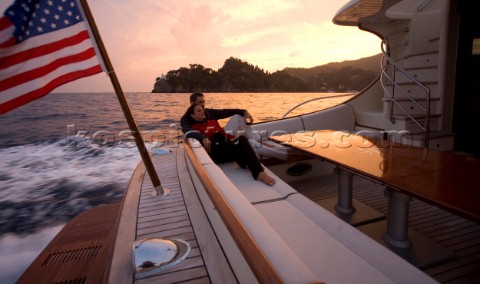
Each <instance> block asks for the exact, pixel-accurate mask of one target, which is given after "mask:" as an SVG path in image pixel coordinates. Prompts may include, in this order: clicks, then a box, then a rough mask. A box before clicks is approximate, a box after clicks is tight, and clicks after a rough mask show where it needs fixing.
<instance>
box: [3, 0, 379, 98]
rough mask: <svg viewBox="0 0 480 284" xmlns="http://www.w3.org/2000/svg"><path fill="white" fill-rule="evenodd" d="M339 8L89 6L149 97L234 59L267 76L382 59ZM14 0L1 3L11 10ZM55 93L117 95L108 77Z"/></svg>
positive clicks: (177, 1) (117, 59) (125, 84)
mask: <svg viewBox="0 0 480 284" xmlns="http://www.w3.org/2000/svg"><path fill="white" fill-rule="evenodd" d="M348 2H349V1H339V0H320V1H314V0H298V1H292V0H261V1H260V0H244V1H231V0H227V1H223V0H222V1H220V0H218V1H211V0H195V1H191V0H162V1H158V0H115V1H111V0H90V1H88V3H89V5H90V9H91V10H92V13H93V16H94V18H95V21H96V23H97V26H98V28H99V30H100V34H101V37H102V39H103V42H104V43H105V46H106V48H107V51H108V54H109V57H110V59H111V61H112V64H113V66H114V69H115V72H116V73H117V76H118V78H119V80H120V83H121V85H122V88H123V90H124V91H126V92H149V91H151V90H152V88H153V84H154V83H155V78H156V77H158V76H160V75H162V74H166V73H167V72H168V71H170V70H176V69H178V68H180V67H189V64H201V65H203V66H204V67H207V68H212V69H213V70H218V69H219V68H221V67H222V66H223V63H224V62H225V60H226V59H227V58H229V57H231V56H232V57H235V58H239V59H241V60H243V61H247V62H249V63H251V64H253V65H256V66H258V67H260V68H263V69H264V70H266V71H269V72H275V71H277V70H282V69H284V68H285V67H307V68H309V67H314V66H318V65H322V64H326V63H329V62H338V61H344V60H351V59H358V58H362V57H367V56H371V55H374V54H378V53H380V48H379V46H380V40H379V39H378V38H377V37H376V36H374V35H372V34H370V33H367V32H363V31H360V30H359V29H358V28H356V27H343V26H336V25H334V24H333V23H332V19H333V17H334V15H335V14H336V13H337V11H338V10H339V9H340V8H341V7H342V6H343V5H345V4H346V3H348ZM11 3H13V0H2V1H1V3H0V9H1V11H2V13H3V11H5V9H6V8H7V7H8V6H9V5H10V4H11ZM55 91H56V92H102V91H105V92H111V91H113V88H112V86H111V84H110V80H109V79H108V76H107V75H105V74H99V75H95V76H92V77H89V78H82V79H80V80H77V81H75V82H72V83H69V84H67V85H64V86H62V87H60V88H58V89H57V90H55Z"/></svg>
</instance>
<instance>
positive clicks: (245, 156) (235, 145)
mask: <svg viewBox="0 0 480 284" xmlns="http://www.w3.org/2000/svg"><path fill="white" fill-rule="evenodd" d="M210 157H211V158H212V160H213V161H214V162H215V163H217V164H220V163H225V162H231V161H235V162H237V164H238V165H239V166H240V167H241V168H242V169H245V168H247V167H248V168H249V169H250V172H252V176H253V178H254V179H257V177H258V174H259V173H260V172H263V167H262V164H260V161H259V160H258V158H257V155H255V152H254V150H253V149H252V146H251V145H250V143H249V142H248V139H247V138H246V137H245V136H240V137H238V138H237V139H236V140H235V141H233V142H232V141H230V140H228V139H227V137H225V135H223V134H222V133H219V132H217V133H215V134H214V135H213V138H212V146H211V149H210Z"/></svg>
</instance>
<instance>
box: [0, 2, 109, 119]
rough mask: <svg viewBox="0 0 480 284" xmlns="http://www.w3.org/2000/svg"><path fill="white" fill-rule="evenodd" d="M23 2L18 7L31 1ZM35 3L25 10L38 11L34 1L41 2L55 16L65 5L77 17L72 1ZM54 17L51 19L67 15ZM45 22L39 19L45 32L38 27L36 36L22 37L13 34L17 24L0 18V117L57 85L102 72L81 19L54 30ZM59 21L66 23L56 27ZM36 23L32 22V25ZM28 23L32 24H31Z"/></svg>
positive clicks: (52, 22) (37, 15)
mask: <svg viewBox="0 0 480 284" xmlns="http://www.w3.org/2000/svg"><path fill="white" fill-rule="evenodd" d="M17 2H19V1H17ZM20 2H22V1H20ZM23 2H24V3H22V4H23V6H22V7H24V5H27V4H28V3H31V2H35V1H28V0H27V1H23ZM36 2H37V3H36V5H37V6H36V7H29V8H28V9H35V8H38V7H39V5H40V4H39V3H38V2H44V3H41V4H42V5H44V6H45V5H50V4H51V3H53V5H52V10H51V12H50V11H49V14H50V13H56V12H57V11H56V10H57V9H59V8H60V7H61V5H65V7H66V8H69V9H76V12H75V13H76V15H77V19H78V17H81V15H80V13H79V12H78V7H76V1H75V0H69V1H65V0H56V1H53V0H39V1H36ZM65 3H67V4H69V6H67V5H66V4H65ZM28 5H30V4H28ZM28 9H25V10H27V11H29V10H28ZM42 9H43V11H38V12H37V13H36V14H35V15H34V16H36V17H38V18H40V17H41V15H39V14H40V13H41V12H45V11H44V10H45V9H44V8H42ZM7 11H8V10H7ZM62 12H63V11H62ZM69 12H70V11H69ZM57 14H60V13H57ZM57 14H56V15H55V16H56V17H55V19H56V18H59V17H68V16H70V15H71V14H68V15H65V16H63V15H62V14H60V16H58V15H57ZM46 19H47V20H45V18H42V19H41V20H42V21H45V22H46V23H47V24H48V25H49V26H48V29H50V30H48V32H45V29H42V27H38V28H36V29H35V30H34V32H37V33H38V34H34V35H32V34H31V33H28V34H27V36H25V37H24V38H22V37H21V36H20V37H19V36H18V34H15V31H16V30H17V31H18V26H19V24H18V23H15V21H14V23H12V22H11V21H10V19H9V18H7V17H6V16H4V17H2V18H1V19H0V114H2V113H6V112H8V111H10V110H12V109H14V108H16V107H19V106H21V105H23V104H26V103H28V102H31V101H33V100H35V99H38V98H40V97H43V96H45V95H47V94H49V93H50V92H51V91H52V90H54V89H55V88H57V87H58V86H60V85H63V84H65V83H68V82H71V81H73V80H76V79H79V78H81V77H86V76H90V75H94V74H97V73H99V72H102V68H101V64H100V60H99V59H98V57H97V56H96V54H95V50H94V48H93V44H92V41H91V39H90V37H89V33H88V29H87V24H86V23H85V22H84V21H83V20H82V19H80V20H79V21H77V22H76V23H75V24H73V25H72V24H70V25H66V24H65V27H58V26H57V23H56V22H54V20H51V21H50V19H49V18H46ZM51 19H53V16H52V18H51ZM62 21H64V23H67V21H66V20H62V19H61V18H60V19H59V23H58V25H61V24H62V23H63V22H62ZM38 23H39V22H38V21H37V22H33V24H34V25H35V24H38ZM29 24H30V25H32V21H30V22H29ZM16 26H17V28H16ZM19 38H20V40H19Z"/></svg>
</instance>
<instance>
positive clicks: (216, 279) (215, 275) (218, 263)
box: [177, 147, 237, 283]
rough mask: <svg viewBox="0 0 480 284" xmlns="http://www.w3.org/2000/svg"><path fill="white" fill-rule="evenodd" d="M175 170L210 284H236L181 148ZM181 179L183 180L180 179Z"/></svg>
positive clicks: (178, 151)
mask: <svg viewBox="0 0 480 284" xmlns="http://www.w3.org/2000/svg"><path fill="white" fill-rule="evenodd" d="M177 170H178V175H179V181H180V184H181V189H182V192H183V198H184V200H185V205H186V207H187V210H188V215H189V216H190V220H191V223H192V227H193V230H194V231H195V237H196V239H197V243H198V246H199V247H200V249H201V251H202V252H204V253H203V260H204V262H205V266H206V267H207V271H208V274H209V277H210V280H211V282H212V283H236V282H237V280H236V279H235V275H234V274H233V272H232V269H231V267H230V265H229V264H228V260H227V259H226V258H225V255H224V253H223V251H222V249H221V247H220V245H219V243H218V241H217V238H216V236H215V232H214V231H213V229H212V228H211V226H210V224H209V220H208V218H207V216H206V214H205V211H204V210H203V207H202V205H201V203H200V200H199V199H198V196H197V194H196V192H195V189H194V185H193V182H192V179H191V178H190V173H189V171H188V166H187V162H186V160H185V150H184V147H181V148H179V149H178V150H177ZM182 177H183V178H182Z"/></svg>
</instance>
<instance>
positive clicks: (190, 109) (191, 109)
mask: <svg viewBox="0 0 480 284" xmlns="http://www.w3.org/2000/svg"><path fill="white" fill-rule="evenodd" d="M196 106H200V107H201V105H199V104H193V105H191V106H189V107H188V108H187V111H186V112H185V114H186V115H187V119H188V121H189V123H192V124H193V123H195V122H196V121H195V119H193V118H192V114H194V113H195V107H196Z"/></svg>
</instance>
